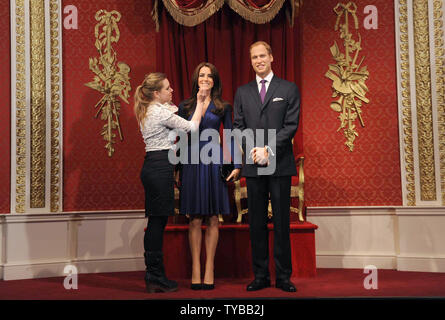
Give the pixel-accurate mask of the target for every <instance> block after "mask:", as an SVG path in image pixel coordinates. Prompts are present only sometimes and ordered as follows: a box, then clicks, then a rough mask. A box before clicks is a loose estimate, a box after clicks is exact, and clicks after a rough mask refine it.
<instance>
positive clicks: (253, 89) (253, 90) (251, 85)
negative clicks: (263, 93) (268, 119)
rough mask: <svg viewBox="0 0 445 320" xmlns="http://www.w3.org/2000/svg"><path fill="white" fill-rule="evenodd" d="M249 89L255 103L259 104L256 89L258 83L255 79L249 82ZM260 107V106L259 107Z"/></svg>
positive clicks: (259, 100) (258, 95) (259, 98)
mask: <svg viewBox="0 0 445 320" xmlns="http://www.w3.org/2000/svg"><path fill="white" fill-rule="evenodd" d="M250 89H251V90H252V97H254V100H255V105H257V106H261V105H262V103H261V97H260V93H259V91H258V84H257V82H256V81H255V80H253V81H251V82H250ZM260 109H261V108H260Z"/></svg>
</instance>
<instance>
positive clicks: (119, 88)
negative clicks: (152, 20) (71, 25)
mask: <svg viewBox="0 0 445 320" xmlns="http://www.w3.org/2000/svg"><path fill="white" fill-rule="evenodd" d="M95 18H96V20H97V21H99V23H98V24H97V25H96V27H95V30H94V31H95V36H96V44H95V45H96V48H97V51H98V52H99V59H97V58H90V59H89V63H90V70H91V71H92V72H93V73H94V74H95V76H94V80H93V81H92V82H88V83H85V85H86V86H87V87H90V88H92V89H94V90H97V91H99V92H100V93H102V94H103V97H102V98H101V99H100V100H99V102H98V103H96V105H95V108H98V111H97V112H96V115H95V117H96V118H97V117H98V116H99V114H100V113H101V119H102V120H105V121H106V124H105V125H104V126H103V129H102V132H101V135H102V136H103V138H104V140H105V141H106V142H107V143H106V145H105V148H106V149H107V150H108V156H109V157H111V156H112V155H113V153H114V146H113V145H114V143H115V141H114V139H113V138H115V137H116V134H115V133H113V130H116V129H117V130H118V132H119V137H120V140H121V141H122V140H123V136H122V129H121V126H120V122H119V111H120V101H119V100H118V99H117V97H120V98H121V99H122V100H123V101H125V102H126V103H128V100H127V98H128V97H129V91H130V90H131V85H130V77H129V73H130V67H129V66H128V65H127V64H125V63H123V62H117V58H116V51H115V50H114V48H113V47H112V43H116V42H118V41H119V38H120V32H119V28H118V26H117V23H118V22H119V21H120V19H121V14H120V13H119V12H117V11H115V10H113V11H111V12H108V11H105V10H99V11H98V12H97V13H96V16H95Z"/></svg>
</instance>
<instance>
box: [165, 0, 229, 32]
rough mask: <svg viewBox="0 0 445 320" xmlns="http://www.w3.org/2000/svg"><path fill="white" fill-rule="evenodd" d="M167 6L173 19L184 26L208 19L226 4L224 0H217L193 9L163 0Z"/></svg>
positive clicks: (190, 25) (194, 24) (169, 0)
mask: <svg viewBox="0 0 445 320" xmlns="http://www.w3.org/2000/svg"><path fill="white" fill-rule="evenodd" d="M162 2H163V3H164V6H165V8H167V11H168V12H169V13H170V15H171V16H172V17H173V19H174V20H175V21H176V22H177V23H179V24H181V25H184V26H187V27H194V26H196V25H198V24H200V23H201V22H203V21H205V20H207V19H208V18H209V17H211V16H212V15H213V14H215V12H217V11H218V10H219V9H221V7H222V6H223V4H224V0H215V1H213V3H211V4H209V5H207V6H205V5H204V6H203V7H204V8H203V7H201V8H198V9H193V10H181V9H180V8H179V7H178V6H176V5H175V4H174V3H173V1H171V0H162Z"/></svg>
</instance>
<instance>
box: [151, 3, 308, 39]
mask: <svg viewBox="0 0 445 320" xmlns="http://www.w3.org/2000/svg"><path fill="white" fill-rule="evenodd" d="M159 1H161V0H155V1H154V6H153V10H152V13H151V15H152V18H153V20H154V22H155V24H156V31H159V16H158V13H159V10H158V8H159ZM286 1H287V2H288V4H289V8H290V10H289V8H288V10H286V15H287V17H288V19H289V24H290V25H291V26H293V22H294V18H295V15H297V14H298V12H299V9H300V7H301V6H302V4H303V0H162V3H163V5H164V7H165V8H166V9H167V11H168V12H169V13H170V15H171V16H172V17H173V19H174V20H175V21H176V22H177V23H179V24H181V25H184V26H187V27H194V26H196V25H198V24H200V23H201V22H203V21H205V20H206V19H208V18H209V17H211V16H212V15H213V14H214V13H216V12H217V11H218V10H219V9H221V8H222V6H223V5H224V3H227V5H229V7H230V8H231V9H232V10H233V11H235V12H236V13H238V14H239V15H240V16H241V17H243V18H244V19H246V20H248V21H250V22H252V23H257V24H262V23H267V22H269V21H271V20H272V19H273V18H274V17H275V16H276V15H277V13H278V12H279V11H280V9H281V8H282V7H283V5H284V3H285V2H286Z"/></svg>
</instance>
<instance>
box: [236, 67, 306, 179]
mask: <svg viewBox="0 0 445 320" xmlns="http://www.w3.org/2000/svg"><path fill="white" fill-rule="evenodd" d="M299 116H300V92H299V90H298V87H297V85H296V84H295V83H292V82H289V81H286V80H284V79H280V78H278V77H277V76H275V75H274V76H273V78H272V81H271V82H270V84H269V87H268V89H267V92H266V97H265V99H264V103H261V98H260V94H259V92H258V85H257V82H256V81H252V82H249V83H248V84H246V85H243V86H241V87H239V88H238V90H237V92H236V95H235V102H234V122H233V127H234V129H240V130H241V131H243V130H245V129H252V130H253V135H254V137H253V139H255V146H256V147H263V146H264V145H271V144H272V141H269V139H268V137H267V135H266V136H265V138H264V144H262V145H261V143H258V141H261V140H258V137H257V136H256V129H265V131H266V132H267V130H268V129H275V130H276V148H274V147H273V146H271V147H272V149H275V150H273V152H274V154H275V160H276V169H275V172H274V173H273V174H272V175H273V176H292V175H296V174H297V169H296V165H295V157H294V154H293V147H292V138H293V137H294V135H295V133H296V132H297V129H298V121H299ZM241 145H242V146H243V151H244V156H243V163H244V164H245V165H244V166H243V169H242V175H243V176H245V177H256V176H258V166H257V165H255V164H246V155H247V156H248V155H249V152H250V150H246V143H245V140H243V141H242V143H241ZM269 156H271V154H270V153H269Z"/></svg>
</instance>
